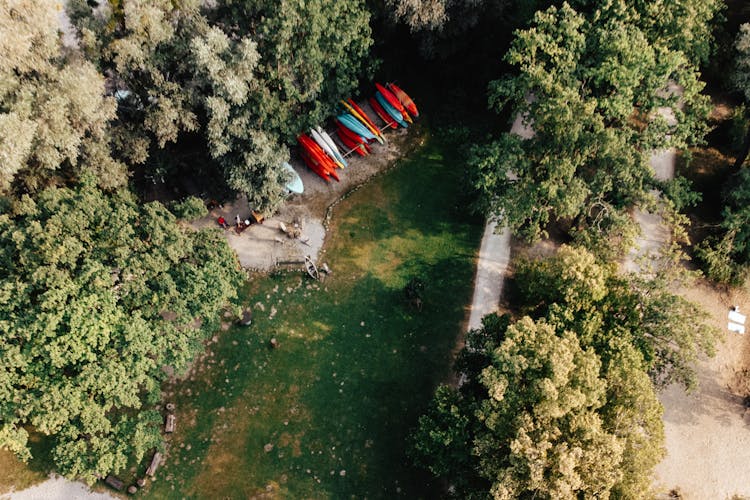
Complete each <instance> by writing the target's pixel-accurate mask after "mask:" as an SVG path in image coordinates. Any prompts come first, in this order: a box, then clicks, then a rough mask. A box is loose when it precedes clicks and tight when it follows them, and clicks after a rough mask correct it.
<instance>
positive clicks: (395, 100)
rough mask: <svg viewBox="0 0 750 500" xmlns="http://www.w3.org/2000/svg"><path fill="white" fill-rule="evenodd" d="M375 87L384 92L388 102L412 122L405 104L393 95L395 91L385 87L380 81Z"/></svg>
mask: <svg viewBox="0 0 750 500" xmlns="http://www.w3.org/2000/svg"><path fill="white" fill-rule="evenodd" d="M375 88H377V89H378V90H379V91H380V93H381V94H383V97H384V98H385V100H386V101H388V104H390V105H391V106H393V107H394V108H396V109H397V110H398V111H399V112H400V113H401V114H402V115H404V119H405V120H406V121H407V122H409V123H412V121H411V117H410V116H409V113H407V112H406V109H405V108H404V105H403V104H401V101H399V100H398V97H396V96H395V95H393V92H391V91H390V90H388V89H387V88H385V87H383V86H382V85H380V84H379V83H376V84H375Z"/></svg>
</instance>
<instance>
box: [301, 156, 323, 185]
mask: <svg viewBox="0 0 750 500" xmlns="http://www.w3.org/2000/svg"><path fill="white" fill-rule="evenodd" d="M300 156H301V157H302V161H304V162H305V165H307V168H309V169H310V170H312V171H313V172H315V173H316V174H318V177H320V178H321V179H323V180H324V181H326V182H331V179H330V178H329V177H328V171H327V170H326V169H324V168H323V167H322V166H321V165H320V164H318V162H316V161H314V160H313V159H312V158H311V157H310V155H309V154H308V152H307V151H306V150H304V149H300Z"/></svg>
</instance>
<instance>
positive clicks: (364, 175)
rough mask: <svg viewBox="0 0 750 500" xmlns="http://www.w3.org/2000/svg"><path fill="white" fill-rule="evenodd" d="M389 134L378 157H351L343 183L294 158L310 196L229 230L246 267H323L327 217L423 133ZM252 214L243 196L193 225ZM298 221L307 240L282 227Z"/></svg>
mask: <svg viewBox="0 0 750 500" xmlns="http://www.w3.org/2000/svg"><path fill="white" fill-rule="evenodd" d="M360 105H361V106H362V107H363V108H364V109H365V111H366V112H368V113H371V116H375V113H374V112H371V110H370V108H369V107H368V106H367V105H366V104H365V103H361V104H360ZM385 135H386V137H387V141H386V143H385V144H379V143H375V144H372V145H371V147H372V154H370V155H369V156H365V157H359V156H356V155H350V156H349V157H348V158H347V161H348V163H349V164H348V166H347V167H346V168H344V169H339V170H338V174H339V177H340V178H341V182H336V181H333V182H330V183H327V182H326V181H324V180H323V179H321V178H320V177H318V176H317V175H316V174H315V173H313V172H312V171H311V170H309V169H308V168H307V167H306V166H305V165H304V163H303V162H302V161H301V160H300V159H299V158H298V157H297V158H295V157H293V158H292V160H291V161H290V164H291V165H292V167H293V168H294V169H295V170H296V171H297V173H298V174H299V176H300V178H301V179H302V183H303V184H304V186H305V191H304V193H303V194H301V195H295V196H292V197H290V198H289V199H288V200H287V202H286V203H285V204H284V206H282V207H281V209H280V210H279V211H278V213H276V214H274V215H273V216H272V217H269V218H267V219H266V220H264V221H263V223H262V224H253V225H252V226H250V227H249V228H247V229H245V230H244V231H243V232H242V233H240V234H238V233H237V232H236V231H235V230H234V228H233V227H232V228H230V229H227V230H225V231H224V234H225V236H226V238H227V241H228V242H229V246H230V247H232V249H234V251H235V252H237V257H238V258H239V261H240V264H241V265H242V267H244V268H246V269H253V270H259V271H268V270H271V269H273V268H275V267H277V266H301V265H302V263H303V262H304V258H305V256H306V255H309V256H310V257H311V258H312V260H313V261H314V262H319V261H320V262H319V263H322V258H321V257H322V255H321V249H322V247H323V243H324V241H325V234H326V227H325V222H326V217H328V216H330V212H331V211H332V210H333V207H334V206H335V205H336V203H338V201H339V200H340V199H341V198H342V197H344V196H346V195H347V193H349V192H351V191H352V190H354V189H356V188H357V187H358V186H360V185H362V184H363V183H364V182H366V181H367V180H368V179H370V178H371V177H372V176H373V175H375V174H377V173H379V172H382V171H384V170H386V169H387V168H388V167H390V166H392V165H393V164H394V162H395V160H396V159H398V158H400V157H401V156H403V155H404V154H405V151H406V150H407V149H409V146H410V143H409V141H408V140H407V139H408V138H409V137H421V136H420V132H419V131H418V130H417V131H416V132H414V131H413V130H412V129H403V128H399V129H396V130H393V129H387V131H386V133H385ZM421 140H422V139H420V140H419V142H420V143H421ZM250 209H251V207H250V206H249V205H248V204H247V199H246V198H244V196H240V197H238V198H237V199H236V200H234V201H233V202H230V203H225V204H224V205H223V206H221V207H217V208H214V209H213V210H211V211H210V213H209V214H208V215H207V216H206V217H204V218H202V219H199V220H197V221H193V222H192V226H193V227H195V228H202V227H218V226H217V223H216V221H217V219H218V218H219V217H220V216H222V217H224V218H225V219H226V221H227V222H228V223H229V224H234V221H235V217H236V216H237V215H239V216H240V218H241V220H246V219H248V218H249V217H250ZM295 222H296V223H297V224H299V226H300V228H301V236H300V238H299V239H296V240H294V239H290V238H288V237H287V236H286V235H285V234H284V233H283V232H282V231H281V229H280V228H279V224H280V223H283V224H285V225H286V226H287V228H291V227H292V225H293V224H294V223H295Z"/></svg>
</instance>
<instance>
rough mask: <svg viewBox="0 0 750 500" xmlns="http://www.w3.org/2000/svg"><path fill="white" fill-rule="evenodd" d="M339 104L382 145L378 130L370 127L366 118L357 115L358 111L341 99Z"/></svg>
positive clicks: (382, 141)
mask: <svg viewBox="0 0 750 500" xmlns="http://www.w3.org/2000/svg"><path fill="white" fill-rule="evenodd" d="M341 104H343V106H344V108H346V110H347V111H349V113H351V115H352V116H353V117H354V118H356V119H357V120H358V121H359V122H360V123H361V124H362V125H364V126H365V128H367V130H369V131H370V132H372V134H373V135H374V136H375V139H377V140H378V142H380V144H383V143H384V142H385V141H384V140H383V138H382V137H381V134H380V130H378V128H377V127H375V126H374V125H371V124H370V122H369V121H368V120H367V119H366V118H364V117H363V116H362V115H361V114H360V113H359V111H357V110H356V109H354V107H353V106H352V105H351V104H349V103H348V102H346V101H344V100H343V99H342V100H341Z"/></svg>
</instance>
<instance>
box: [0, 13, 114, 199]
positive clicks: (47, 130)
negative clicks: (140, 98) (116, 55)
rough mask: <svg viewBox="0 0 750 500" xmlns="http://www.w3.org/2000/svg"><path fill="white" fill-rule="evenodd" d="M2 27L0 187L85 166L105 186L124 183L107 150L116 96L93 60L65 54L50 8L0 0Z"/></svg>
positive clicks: (39, 183)
mask: <svg viewBox="0 0 750 500" xmlns="http://www.w3.org/2000/svg"><path fill="white" fill-rule="evenodd" d="M0 31H2V33H3V36H2V37H0V50H2V54H3V55H2V58H0V192H2V191H6V190H8V189H9V188H10V186H11V183H12V182H15V183H16V184H17V186H18V188H19V190H21V191H23V190H37V189H39V188H40V187H43V186H44V185H46V184H47V183H49V178H50V177H51V176H66V177H67V176H74V177H75V176H77V175H80V173H81V172H83V171H87V172H91V173H93V174H95V175H96V176H97V178H98V182H99V184H100V185H101V186H103V187H115V186H119V185H122V184H123V183H124V182H125V181H126V172H125V168H124V166H123V165H122V164H120V163H118V162H116V161H113V160H112V158H111V156H110V150H109V137H108V125H109V121H110V120H112V119H113V118H114V116H115V103H114V99H112V98H105V97H104V79H103V78H102V76H101V75H99V74H98V72H97V71H96V68H95V67H94V66H93V65H92V64H90V63H88V62H85V61H81V60H80V59H78V58H76V57H75V56H68V55H67V54H66V53H65V52H64V50H63V47H62V44H61V42H60V36H59V32H58V21H57V18H56V13H55V11H54V9H52V8H51V6H50V5H48V4H46V3H44V2H36V1H32V0H2V1H0Z"/></svg>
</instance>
